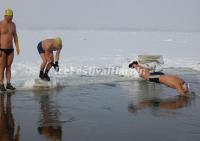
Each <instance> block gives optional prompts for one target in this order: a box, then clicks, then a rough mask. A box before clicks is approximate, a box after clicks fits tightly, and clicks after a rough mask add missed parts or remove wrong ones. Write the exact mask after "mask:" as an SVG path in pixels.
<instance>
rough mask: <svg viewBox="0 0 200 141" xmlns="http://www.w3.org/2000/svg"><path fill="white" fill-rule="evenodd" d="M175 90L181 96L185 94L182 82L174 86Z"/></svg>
mask: <svg viewBox="0 0 200 141" xmlns="http://www.w3.org/2000/svg"><path fill="white" fill-rule="evenodd" d="M176 90H177V92H178V93H179V94H180V95H181V96H185V90H184V88H183V86H182V84H179V85H178V86H177V87H176Z"/></svg>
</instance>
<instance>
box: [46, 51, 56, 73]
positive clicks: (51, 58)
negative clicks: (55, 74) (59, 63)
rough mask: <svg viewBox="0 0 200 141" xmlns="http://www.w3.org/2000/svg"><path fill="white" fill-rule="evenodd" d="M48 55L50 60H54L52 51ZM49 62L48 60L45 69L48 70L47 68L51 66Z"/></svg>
mask: <svg viewBox="0 0 200 141" xmlns="http://www.w3.org/2000/svg"><path fill="white" fill-rule="evenodd" d="M49 57H50V60H51V62H54V57H53V53H50V54H49ZM51 62H48V64H47V67H46V70H48V71H49V70H50V69H51V67H52V64H51Z"/></svg>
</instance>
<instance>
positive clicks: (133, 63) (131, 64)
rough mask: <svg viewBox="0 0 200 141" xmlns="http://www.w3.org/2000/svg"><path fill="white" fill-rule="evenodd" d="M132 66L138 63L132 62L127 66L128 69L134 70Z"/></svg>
mask: <svg viewBox="0 0 200 141" xmlns="http://www.w3.org/2000/svg"><path fill="white" fill-rule="evenodd" d="M133 65H138V62H137V61H133V62H132V63H130V64H129V66H128V67H129V68H134V66H133Z"/></svg>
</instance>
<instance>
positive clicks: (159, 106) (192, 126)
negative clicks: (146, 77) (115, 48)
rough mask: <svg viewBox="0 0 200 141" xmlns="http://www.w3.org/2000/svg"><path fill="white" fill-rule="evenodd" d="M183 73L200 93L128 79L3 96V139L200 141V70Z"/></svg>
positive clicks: (0, 119)
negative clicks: (182, 94) (187, 93)
mask: <svg viewBox="0 0 200 141" xmlns="http://www.w3.org/2000/svg"><path fill="white" fill-rule="evenodd" d="M178 72H179V71H175V73H178ZM179 74H180V76H181V77H183V78H184V79H185V80H187V81H189V82H190V83H191V84H192V87H193V90H194V91H195V92H196V94H192V95H190V96H189V97H188V98H185V97H179V96H178V95H177V93H176V91H175V90H173V89H170V88H167V87H165V86H163V85H159V84H156V85H155V84H153V83H148V82H145V81H136V80H127V81H126V80H124V79H118V81H105V83H90V84H88V83H87V84H85V85H84V84H81V85H74V86H73V85H69V86H67V87H64V88H59V89H54V90H51V91H50V90H49V91H48V90H47V91H16V92H15V93H13V94H7V95H3V94H1V96H0V98H1V99H0V101H1V103H0V141H14V140H20V141H122V140H123V141H133V140H142V141H145V140H148V141H169V140H170V141H188V140H191V141H199V139H200V110H199V107H200V85H199V84H200V74H199V72H194V71H189V70H188V71H182V72H181V73H179ZM114 77H118V76H114ZM82 79H84V77H83V78H82ZM88 79H90V78H89V77H85V81H87V80H88ZM98 79H101V77H99V78H98ZM107 79H108V80H110V78H109V76H108V77H107ZM66 81H67V80H66Z"/></svg>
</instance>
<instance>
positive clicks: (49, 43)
mask: <svg viewBox="0 0 200 141" xmlns="http://www.w3.org/2000/svg"><path fill="white" fill-rule="evenodd" d="M54 42H55V41H54V39H46V40H43V41H42V48H43V49H44V50H45V52H52V51H57V50H58V49H57V48H56V47H55V45H54V44H55V43H54Z"/></svg>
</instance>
